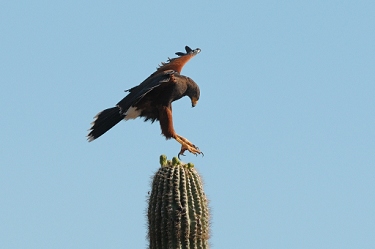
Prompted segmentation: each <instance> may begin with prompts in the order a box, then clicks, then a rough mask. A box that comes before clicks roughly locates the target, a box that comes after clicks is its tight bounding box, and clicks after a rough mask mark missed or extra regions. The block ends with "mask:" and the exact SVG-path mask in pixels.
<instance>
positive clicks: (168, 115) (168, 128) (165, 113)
mask: <svg viewBox="0 0 375 249" xmlns="http://www.w3.org/2000/svg"><path fill="white" fill-rule="evenodd" d="M158 109H159V121H160V127H161V132H162V134H163V135H164V136H165V137H166V138H167V139H170V138H174V139H175V140H176V141H177V142H179V143H180V144H181V150H180V152H179V153H178V157H180V156H181V155H183V156H184V152H185V151H186V150H187V151H189V152H190V153H192V154H194V155H198V154H202V155H203V153H202V152H201V151H200V150H199V148H198V147H197V146H195V145H194V144H192V143H191V142H190V141H189V140H187V139H186V138H184V137H182V136H180V135H178V134H177V133H176V132H175V130H174V128H173V120H172V111H171V108H170V107H166V106H160V107H159V108H158Z"/></svg>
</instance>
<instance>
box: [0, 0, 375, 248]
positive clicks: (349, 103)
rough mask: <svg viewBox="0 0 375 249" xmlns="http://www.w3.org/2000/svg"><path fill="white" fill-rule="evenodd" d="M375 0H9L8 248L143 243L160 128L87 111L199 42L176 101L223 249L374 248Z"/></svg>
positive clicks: (3, 50) (2, 141)
mask: <svg viewBox="0 0 375 249" xmlns="http://www.w3.org/2000/svg"><path fill="white" fill-rule="evenodd" d="M374 30H375V2H374V1H327V0H321V1H319V0H318V1H226V2H225V1H221V2H220V1H190V2H182V1H163V2H155V1H111V2H108V1H103V2H99V1H2V2H1V3H0V81H1V90H0V104H1V119H0V129H1V133H0V146H1V148H0V149H1V154H0V241H1V242H0V243H1V246H0V247H1V248H6V249H8V248H9V249H10V248H28V249H30V248H38V249H41V248H48V249H50V248H90V249H92V248H146V246H147V239H146V235H147V230H146V227H147V225H146V218H145V211H146V209H147V204H146V197H147V193H148V191H149V190H150V178H151V176H152V175H153V173H154V172H155V171H156V170H157V169H158V167H159V163H158V161H159V155H161V154H166V155H167V156H168V157H169V158H172V157H173V156H175V155H177V153H178V151H179V149H180V146H179V144H178V143H177V142H176V141H173V140H168V141H166V140H165V139H164V138H163V137H162V136H161V135H160V127H159V124H158V123H154V124H152V125H151V123H149V122H148V123H144V122H143V121H142V120H141V119H138V120H131V121H128V122H121V123H120V124H118V125H117V126H116V127H114V128H113V129H112V130H110V131H109V132H108V133H106V134H105V135H104V136H103V137H101V138H99V139H98V140H95V141H94V142H92V143H88V142H87V141H86V138H85V136H86V134H87V129H88V128H89V127H90V122H92V120H93V119H92V118H93V117H94V116H95V115H96V114H97V113H98V112H99V111H101V110H103V109H105V108H108V107H112V106H114V105H115V104H116V103H117V102H118V101H119V100H120V99H121V98H122V97H123V96H125V93H124V90H125V89H129V88H131V87H133V86H135V85H137V84H139V83H140V82H142V81H143V80H144V79H145V78H146V77H148V76H149V75H150V74H151V73H152V72H153V71H154V70H155V68H156V67H157V65H158V64H159V63H160V62H162V61H166V59H167V57H174V53H175V52H177V51H183V50H184V46H185V45H189V46H190V47H192V48H197V47H199V48H201V49H202V52H201V53H200V54H199V55H198V56H196V57H195V58H194V59H193V60H191V61H190V62H189V63H188V64H187V65H186V66H185V67H184V69H183V71H182V73H183V74H184V75H187V76H189V77H191V78H192V79H194V81H196V82H197V83H198V84H199V86H200V88H201V99H200V101H199V104H198V105H197V106H196V107H195V108H191V105H190V100H189V99H188V98H183V99H181V100H179V101H178V102H175V103H174V105H173V111H174V123H175V128H176V131H177V132H178V133H179V134H181V135H183V136H185V137H187V138H188V139H189V140H191V141H192V142H193V143H195V144H196V145H198V146H199V148H200V149H201V150H202V151H203V152H204V155H205V156H204V157H201V156H198V157H195V156H193V155H191V154H189V155H187V156H186V157H184V161H185V162H193V163H194V164H195V166H196V168H197V170H198V171H199V172H200V174H201V176H202V177H203V179H204V182H205V191H206V194H207V196H208V197H209V199H210V206H211V212H212V213H211V214H212V229H211V231H212V236H211V239H210V242H211V245H212V248H218V249H219V248H270V249H274V248H311V249H316V248H329V249H332V248H340V249H341V248H362V249H363V248H375V32H374Z"/></svg>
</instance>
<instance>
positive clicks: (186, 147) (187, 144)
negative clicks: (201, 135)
mask: <svg viewBox="0 0 375 249" xmlns="http://www.w3.org/2000/svg"><path fill="white" fill-rule="evenodd" d="M174 139H175V140H176V141H177V142H179V143H180V144H181V150H180V153H178V158H180V156H185V155H184V152H185V151H186V150H188V151H189V152H190V153H192V154H194V155H198V154H202V155H203V153H202V152H201V151H200V150H199V148H198V147H197V146H195V145H194V144H192V143H191V142H190V141H189V140H187V139H186V138H184V137H181V136H180V135H178V134H176V137H174Z"/></svg>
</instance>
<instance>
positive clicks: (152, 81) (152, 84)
mask: <svg viewBox="0 0 375 249" xmlns="http://www.w3.org/2000/svg"><path fill="white" fill-rule="evenodd" d="M175 73H176V72H175V71H173V70H167V71H164V72H161V73H159V74H155V75H154V74H152V75H151V76H150V77H148V78H147V79H145V80H144V81H143V82H142V83H141V84H139V85H138V86H135V87H133V88H131V89H129V90H127V91H128V92H129V94H128V95H127V96H125V97H124V98H123V99H122V100H120V102H118V103H117V106H118V107H119V108H120V110H121V113H122V114H124V113H125V112H126V111H127V110H128V109H129V108H130V107H131V106H134V105H135V104H137V103H138V102H139V101H140V100H141V99H142V98H143V97H144V96H145V95H146V94H147V93H149V92H150V91H152V90H153V89H154V88H156V87H158V86H160V85H161V84H163V83H167V82H169V81H170V79H171V75H173V74H175Z"/></svg>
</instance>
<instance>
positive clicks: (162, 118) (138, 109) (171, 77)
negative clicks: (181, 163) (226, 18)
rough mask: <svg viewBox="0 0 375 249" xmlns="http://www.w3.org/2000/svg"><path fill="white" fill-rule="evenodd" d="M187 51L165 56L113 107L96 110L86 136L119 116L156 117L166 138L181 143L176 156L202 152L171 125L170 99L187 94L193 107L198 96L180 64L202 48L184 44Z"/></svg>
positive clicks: (90, 137) (93, 135)
mask: <svg viewBox="0 0 375 249" xmlns="http://www.w3.org/2000/svg"><path fill="white" fill-rule="evenodd" d="M185 50H186V52H185V53H184V52H177V53H176V55H177V56H178V57H176V58H172V59H170V58H168V61H167V62H162V63H161V65H159V67H158V68H157V70H156V71H155V72H154V73H152V74H151V75H150V76H149V77H148V78H147V79H145V80H144V81H143V82H142V83H140V84H139V85H138V86H135V87H132V88H130V89H129V90H126V92H128V94H127V95H126V96H125V97H124V98H123V99H122V100H120V102H118V103H117V104H116V106H115V107H112V108H108V109H105V110H103V111H101V112H99V113H98V114H97V115H96V116H95V117H94V121H93V122H92V123H91V124H92V126H91V128H90V129H89V134H88V135H87V139H88V141H89V142H91V141H93V140H95V139H96V138H98V137H100V136H101V135H103V134H104V133H106V132H107V131H108V130H109V129H111V128H112V127H113V126H115V125H116V124H117V123H119V122H120V121H121V120H123V119H124V120H125V121H126V120H129V119H135V118H137V117H143V118H144V120H145V121H147V120H150V121H151V122H152V123H153V122H154V121H159V123H160V127H161V133H162V134H163V135H164V136H165V138H166V139H171V138H173V139H175V140H176V141H177V142H178V143H180V144H181V150H180V152H179V153H178V157H180V156H181V155H184V152H185V151H186V150H187V151H189V152H190V153H192V154H194V155H198V154H202V155H203V153H202V152H201V151H200V150H199V148H198V147H197V146H195V145H194V144H193V143H191V142H190V141H189V140H187V139H186V138H184V137H182V136H180V135H178V134H177V133H176V131H175V130H174V127H173V118H172V102H173V101H175V100H178V99H180V98H182V97H184V96H188V97H189V98H190V100H191V105H192V107H194V106H195V105H196V104H197V103H198V100H199V96H200V90H199V87H198V85H197V84H196V83H195V82H194V81H193V80H192V79H190V78H189V77H186V76H184V75H181V74H180V73H181V70H182V68H183V66H184V65H185V64H186V63H187V62H188V61H189V60H190V59H191V58H193V57H194V56H195V55H197V54H198V53H199V52H200V51H201V50H200V49H199V48H197V49H191V48H189V47H188V46H186V47H185Z"/></svg>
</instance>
